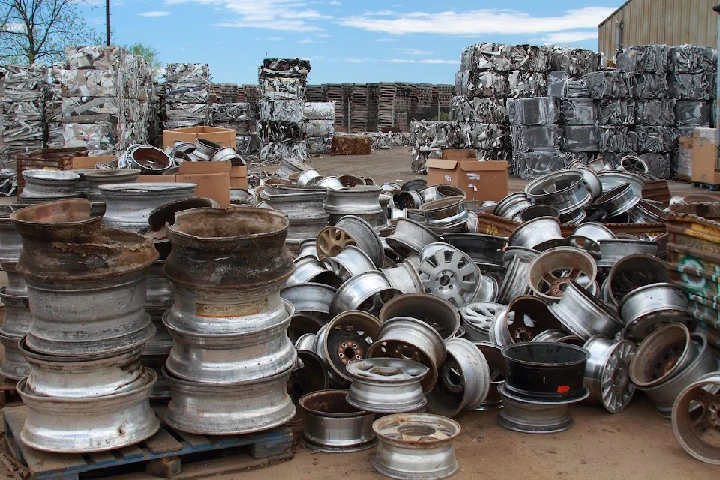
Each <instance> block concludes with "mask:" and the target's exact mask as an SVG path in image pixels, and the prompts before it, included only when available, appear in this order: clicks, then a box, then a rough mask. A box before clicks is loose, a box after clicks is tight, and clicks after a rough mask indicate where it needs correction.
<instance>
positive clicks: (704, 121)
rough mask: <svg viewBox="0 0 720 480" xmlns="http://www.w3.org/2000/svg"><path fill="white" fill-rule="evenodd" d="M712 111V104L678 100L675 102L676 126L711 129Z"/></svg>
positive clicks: (700, 101)
mask: <svg viewBox="0 0 720 480" xmlns="http://www.w3.org/2000/svg"><path fill="white" fill-rule="evenodd" d="M710 110H711V108H710V104H709V103H708V102H704V101H702V100H678V101H676V102H675V121H676V125H678V126H685V127H709V126H710Z"/></svg>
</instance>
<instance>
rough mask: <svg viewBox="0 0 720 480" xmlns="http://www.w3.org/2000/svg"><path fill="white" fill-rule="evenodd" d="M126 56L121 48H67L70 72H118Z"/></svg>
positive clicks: (67, 61) (66, 54)
mask: <svg viewBox="0 0 720 480" xmlns="http://www.w3.org/2000/svg"><path fill="white" fill-rule="evenodd" d="M125 55H126V53H125V52H124V51H123V49H122V48H120V47H104V46H92V47H66V48H65V63H66V68H68V69H70V70H116V69H117V66H118V65H119V64H120V61H121V59H122V57H123V56H125Z"/></svg>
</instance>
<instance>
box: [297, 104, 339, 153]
mask: <svg viewBox="0 0 720 480" xmlns="http://www.w3.org/2000/svg"><path fill="white" fill-rule="evenodd" d="M304 115H305V120H307V121H306V122H305V125H304V126H305V143H306V144H307V151H308V153H309V154H322V153H330V152H331V151H332V138H333V136H334V135H335V102H306V103H305V110H304Z"/></svg>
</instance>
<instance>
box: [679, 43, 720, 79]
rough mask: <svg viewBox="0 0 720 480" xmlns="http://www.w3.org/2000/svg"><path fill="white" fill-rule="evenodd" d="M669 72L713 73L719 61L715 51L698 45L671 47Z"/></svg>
mask: <svg viewBox="0 0 720 480" xmlns="http://www.w3.org/2000/svg"><path fill="white" fill-rule="evenodd" d="M668 55H669V65H668V70H669V71H670V72H675V73H703V72H713V71H715V70H716V68H717V61H716V59H715V58H714V56H713V49H712V48H710V47H703V46H697V45H680V46H674V47H670V49H669V52H668Z"/></svg>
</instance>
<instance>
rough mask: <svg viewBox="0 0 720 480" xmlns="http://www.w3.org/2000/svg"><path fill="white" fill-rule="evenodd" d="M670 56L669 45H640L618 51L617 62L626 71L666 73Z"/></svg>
mask: <svg viewBox="0 0 720 480" xmlns="http://www.w3.org/2000/svg"><path fill="white" fill-rule="evenodd" d="M668 58H669V57H668V46H667V45H638V46H634V47H628V48H626V49H624V50H623V51H622V52H620V53H618V55H617V58H616V64H617V67H618V69H620V70H622V71H625V72H630V73H657V74H660V75H665V72H667V70H668Z"/></svg>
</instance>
